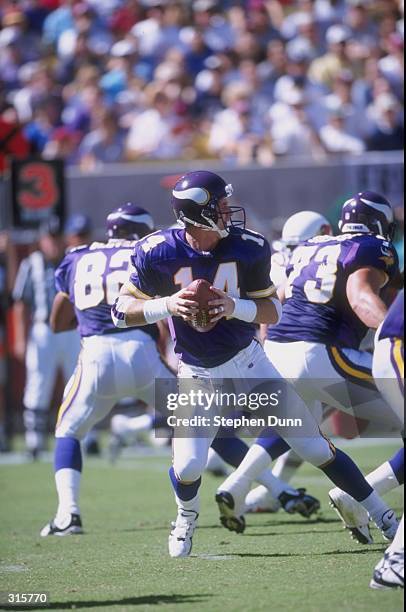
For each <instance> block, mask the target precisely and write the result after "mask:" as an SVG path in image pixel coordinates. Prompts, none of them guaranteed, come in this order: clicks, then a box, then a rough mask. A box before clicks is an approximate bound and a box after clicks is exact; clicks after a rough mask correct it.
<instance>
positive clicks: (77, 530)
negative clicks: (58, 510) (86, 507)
mask: <svg viewBox="0 0 406 612" xmlns="http://www.w3.org/2000/svg"><path fill="white" fill-rule="evenodd" d="M82 533H83V529H82V520H81V518H80V516H79V514H70V515H69V517H67V519H66V525H63V524H62V525H57V524H56V523H55V521H54V520H53V521H51V522H50V523H48V524H47V525H45V527H44V528H43V529H42V530H41V533H40V535H41V537H43V538H45V537H46V536H51V535H54V536H67V535H78V534H82Z"/></svg>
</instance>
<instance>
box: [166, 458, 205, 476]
mask: <svg viewBox="0 0 406 612" xmlns="http://www.w3.org/2000/svg"><path fill="white" fill-rule="evenodd" d="M173 467H174V470H175V474H176V476H177V478H178V479H179V480H180V481H181V482H195V481H196V480H198V479H199V478H200V476H201V475H202V473H203V470H204V467H205V466H204V465H203V464H202V462H201V461H199V459H197V458H196V457H191V458H189V459H188V460H187V461H176V459H175V461H174V464H173Z"/></svg>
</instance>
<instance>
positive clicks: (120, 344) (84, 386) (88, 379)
mask: <svg viewBox="0 0 406 612" xmlns="http://www.w3.org/2000/svg"><path fill="white" fill-rule="evenodd" d="M155 378H174V375H173V374H172V373H171V372H170V370H169V369H168V368H167V366H165V365H164V363H163V361H162V360H161V358H160V356H159V353H158V349H157V346H156V342H155V341H154V340H153V339H152V338H151V336H149V335H148V334H146V333H145V332H143V331H141V330H137V329H133V330H131V331H128V332H122V333H117V334H106V335H104V336H91V337H89V338H83V340H82V352H81V354H80V356H79V360H78V365H77V368H76V371H75V373H74V375H73V376H72V378H71V380H70V381H69V383H68V385H67V387H66V389H65V395H64V401H63V403H62V406H61V408H60V410H59V414H58V422H57V425H56V437H57V438H61V437H73V438H77V439H79V440H81V439H83V438H84V436H85V435H86V434H87V433H88V432H89V431H90V429H91V428H92V427H93V426H94V425H96V423H98V422H99V421H101V420H102V419H103V418H104V417H105V416H106V415H107V414H108V413H109V412H110V410H111V409H112V408H113V406H114V405H115V404H116V403H117V402H118V401H119V400H121V399H123V398H125V397H136V398H137V399H140V400H142V401H144V402H145V403H146V404H149V405H150V406H153V405H154V390H155Z"/></svg>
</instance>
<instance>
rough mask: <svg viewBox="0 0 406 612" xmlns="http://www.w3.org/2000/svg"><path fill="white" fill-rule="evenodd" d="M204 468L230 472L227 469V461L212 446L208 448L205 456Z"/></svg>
mask: <svg viewBox="0 0 406 612" xmlns="http://www.w3.org/2000/svg"><path fill="white" fill-rule="evenodd" d="M206 470H212V471H213V472H215V471H217V470H219V471H220V470H223V472H224V473H225V474H228V473H229V472H230V470H229V469H228V465H227V463H226V462H225V461H224V460H223V459H222V458H221V457H220V455H219V454H218V453H216V451H215V450H214V449H212V448H209V455H208V458H207V463H206Z"/></svg>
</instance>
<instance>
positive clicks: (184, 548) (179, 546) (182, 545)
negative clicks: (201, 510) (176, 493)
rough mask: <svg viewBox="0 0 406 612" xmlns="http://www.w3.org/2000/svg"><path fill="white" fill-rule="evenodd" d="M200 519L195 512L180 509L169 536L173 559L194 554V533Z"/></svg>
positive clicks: (170, 552)
mask: <svg viewBox="0 0 406 612" xmlns="http://www.w3.org/2000/svg"><path fill="white" fill-rule="evenodd" d="M198 518H199V515H198V513H197V512H194V511H193V510H185V509H184V508H180V509H179V511H178V516H177V519H176V521H175V522H174V523H172V530H171V533H170V535H169V555H170V556H171V557H172V558H179V557H188V556H189V555H190V553H191V552H192V546H193V533H194V531H195V529H196V527H197V519H198Z"/></svg>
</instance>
